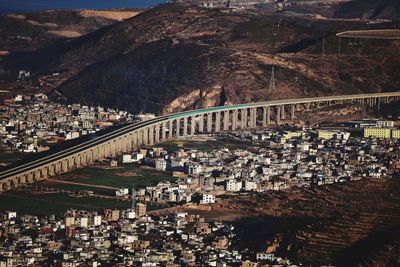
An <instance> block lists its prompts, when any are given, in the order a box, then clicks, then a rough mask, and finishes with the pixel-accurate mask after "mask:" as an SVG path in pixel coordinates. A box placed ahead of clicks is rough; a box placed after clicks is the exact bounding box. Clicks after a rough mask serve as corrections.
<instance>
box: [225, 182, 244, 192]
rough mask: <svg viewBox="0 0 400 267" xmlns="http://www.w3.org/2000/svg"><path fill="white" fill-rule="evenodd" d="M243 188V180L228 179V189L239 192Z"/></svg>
mask: <svg viewBox="0 0 400 267" xmlns="http://www.w3.org/2000/svg"><path fill="white" fill-rule="evenodd" d="M241 189H242V182H241V181H236V180H228V181H226V188H225V190H226V191H232V192H237V191H240V190H241Z"/></svg>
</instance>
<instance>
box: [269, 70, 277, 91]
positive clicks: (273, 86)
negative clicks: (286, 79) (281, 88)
mask: <svg viewBox="0 0 400 267" xmlns="http://www.w3.org/2000/svg"><path fill="white" fill-rule="evenodd" d="M271 91H276V87H275V66H272V72H271V79H270V80H269V88H268V93H271Z"/></svg>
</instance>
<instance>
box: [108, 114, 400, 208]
mask: <svg viewBox="0 0 400 267" xmlns="http://www.w3.org/2000/svg"><path fill="white" fill-rule="evenodd" d="M388 125H389V127H388ZM347 127H350V128H348V130H344V129H306V130H292V131H285V130H279V131H276V130H273V131H272V130H269V131H268V130H264V131H259V132H251V131H242V132H236V133H230V134H224V135H222V136H220V138H222V137H223V138H224V139H225V140H228V139H230V140H231V141H241V142H243V141H245V142H246V143H248V144H249V146H248V147H247V148H246V149H243V148H220V149H215V150H211V151H204V150H201V149H193V148H190V143H189V145H188V146H187V147H185V148H181V149H177V150H176V151H168V150H166V149H163V148H161V147H152V148H147V149H140V150H139V151H137V152H134V153H133V154H125V155H122V156H121V157H120V162H122V163H126V164H128V163H132V162H139V164H143V165H150V166H153V167H154V168H155V169H157V170H162V171H169V172H171V173H172V174H173V176H174V177H177V182H176V183H171V182H160V183H159V184H157V185H156V186H148V187H146V188H143V189H139V190H137V192H135V195H136V197H137V198H138V199H141V200H144V201H160V202H169V203H196V204H209V203H214V202H215V201H216V199H217V198H218V196H220V195H227V194H235V193H243V192H266V191H269V190H285V189H288V188H290V187H293V186H298V187H302V186H318V185H324V184H333V183H344V182H348V181H353V180H360V179H366V178H390V177H392V175H393V174H394V173H396V172H398V171H399V170H400V149H399V147H400V138H399V133H400V130H398V129H395V128H394V127H393V122H390V121H379V120H368V121H367V120H365V121H356V122H351V123H350V124H349V125H348V126H347ZM114 162H116V161H114ZM116 194H117V196H121V197H124V196H125V197H128V196H129V190H128V189H127V188H125V189H121V190H119V191H117V192H116Z"/></svg>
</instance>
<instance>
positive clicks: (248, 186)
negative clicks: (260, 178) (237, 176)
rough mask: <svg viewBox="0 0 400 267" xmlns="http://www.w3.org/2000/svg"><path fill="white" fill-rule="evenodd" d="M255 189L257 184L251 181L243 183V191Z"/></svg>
mask: <svg viewBox="0 0 400 267" xmlns="http://www.w3.org/2000/svg"><path fill="white" fill-rule="evenodd" d="M256 189H257V183H256V182H253V181H244V190H245V191H253V190H256Z"/></svg>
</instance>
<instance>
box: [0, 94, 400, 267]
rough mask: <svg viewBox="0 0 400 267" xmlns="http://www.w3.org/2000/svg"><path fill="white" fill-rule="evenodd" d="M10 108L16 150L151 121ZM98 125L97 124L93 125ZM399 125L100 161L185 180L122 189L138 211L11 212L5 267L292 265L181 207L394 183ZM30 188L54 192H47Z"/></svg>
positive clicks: (270, 136)
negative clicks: (160, 209)
mask: <svg viewBox="0 0 400 267" xmlns="http://www.w3.org/2000/svg"><path fill="white" fill-rule="evenodd" d="M19 99H22V100H19ZM32 99H33V100H32ZM19 101H27V102H25V103H29V105H27V106H26V107H28V108H31V107H35V109H33V110H36V111H37V112H33V113H32V112H27V111H26V110H25V109H24V108H22V106H20V105H18V104H15V103H18V102H19ZM3 109H4V110H6V111H7V113H6V114H9V117H8V118H6V117H3V121H2V124H3V125H4V126H3V128H2V129H3V138H4V137H5V138H4V139H3V145H8V146H9V148H10V150H18V149H22V148H21V147H22V146H23V144H26V143H27V142H28V141H27V140H29V139H34V140H38V141H44V140H46V141H48V140H49V139H50V140H51V137H52V136H53V138H55V139H54V140H55V141H54V142H57V140H60V139H61V140H62V139H69V138H77V137H79V136H80V135H86V134H92V133H94V132H96V131H98V130H99V129H101V128H102V127H105V125H112V123H114V122H121V121H123V122H126V121H132V120H140V119H148V118H147V117H148V116H151V115H146V116H145V117H143V116H133V115H130V114H128V113H126V112H122V111H118V112H117V111H113V110H109V111H104V110H103V109H101V108H96V109H95V108H91V107H85V106H80V105H68V106H64V105H61V104H55V103H52V102H49V101H48V100H47V98H46V97H44V96H42V95H41V96H34V97H33V98H27V97H26V96H19V97H17V98H16V99H14V101H13V103H9V105H8V106H6V107H3ZM54 118H56V120H55V119H54ZM88 122H90V127H89V125H88V126H87V127H86V126H84V125H85V124H88ZM21 125H24V127H21ZM396 126H397V122H395V121H388V120H373V119H368V120H359V121H350V122H348V123H345V124H340V125H338V126H336V127H332V126H330V127H317V128H299V127H296V126H289V125H287V126H282V127H277V128H274V129H270V130H257V131H236V132H230V133H223V134H219V135H204V136H203V137H202V138H204V140H203V141H202V142H206V140H217V139H218V140H224V142H226V143H229V144H230V145H228V146H225V147H221V148H219V149H210V148H209V149H202V148H201V147H197V148H191V146H190V143H188V144H186V145H182V144H180V142H182V141H184V140H185V137H182V139H181V141H179V140H178V141H177V142H176V144H175V145H174V146H173V147H172V148H168V147H163V146H160V147H158V146H155V147H149V148H141V149H139V150H137V151H134V152H133V153H130V154H126V153H125V154H122V155H120V156H118V157H116V158H109V159H106V160H103V161H99V162H97V163H96V164H98V165H99V166H104V165H111V168H112V167H114V168H117V166H118V165H119V164H122V165H127V164H136V165H139V166H147V168H152V169H154V170H158V171H166V172H169V173H171V174H172V176H173V177H175V182H167V181H162V182H159V183H158V184H155V185H153V186H146V187H144V188H137V189H135V188H120V189H118V190H116V191H115V195H114V196H112V197H115V198H117V199H121V201H129V202H131V208H129V209H123V210H120V209H107V208H105V209H102V210H101V211H85V210H72V209H71V210H68V211H66V212H65V213H64V215H63V216H59V215H58V216H56V215H47V216H43V215H42V216H34V215H25V214H17V212H15V211H7V212H4V213H3V214H2V217H1V218H2V220H1V224H0V225H1V227H0V230H1V236H2V239H1V242H0V243H1V249H0V255H1V257H2V260H0V263H1V266H7V267H10V266H20V265H24V266H25V265H32V266H263V265H262V264H267V265H268V264H275V265H276V264H279V265H281V266H285V265H288V264H290V261H289V260H287V259H283V258H281V257H279V255H276V254H275V251H274V250H273V249H270V248H268V247H267V248H266V249H265V251H251V250H243V251H242V250H240V251H239V250H238V249H237V247H236V245H235V244H236V243H237V240H236V239H237V236H236V234H235V228H234V226H232V225H231V224H229V223H222V222H208V221H206V220H205V219H204V218H203V217H200V216H199V215H196V214H195V213H192V212H191V213H190V214H189V213H188V212H183V211H180V207H185V206H188V205H189V206H191V207H192V208H193V207H194V209H196V207H200V206H204V205H205V206H207V205H213V204H215V203H218V202H219V199H220V198H221V197H222V198H224V197H227V196H232V195H234V194H244V193H245V194H262V193H266V192H268V191H285V190H289V189H290V188H293V187H315V186H325V185H328V184H334V183H337V184H345V183H348V182H354V181H357V180H361V179H374V178H375V179H390V178H392V177H393V175H395V174H396V173H398V172H399V170H400V150H399V147H400V135H399V133H400V130H399V129H398V128H397V127H396ZM39 132H41V133H42V134H39ZM72 132H75V133H76V135H71V133H72ZM13 135H14V136H13ZM10 136H13V137H10ZM54 136H56V137H54ZM67 136H70V137H69V138H68V137H67ZM37 143H39V142H36V143H35V144H37ZM243 144H245V146H244V145H243ZM38 147H39V146H38ZM38 147H33V148H32V149H33V150H32V151H26V147H25V149H22V151H24V152H35V150H34V149H37V148H38ZM27 189H28V190H29V191H31V192H32V190H33V191H40V192H43V190H44V191H47V192H50V191H51V190H52V189H51V188H48V187H47V188H43V187H37V186H35V187H32V186H29V187H28V188H27ZM25 190H26V189H25ZM82 191H83V192H84V194H85V195H87V196H89V197H96V198H98V197H99V195H98V193H96V194H95V193H94V192H91V191H87V190H82ZM64 193H68V194H71V191H65V192H64ZM73 193H76V194H79V193H82V192H73ZM104 197H111V196H110V195H107V194H106V195H104ZM154 203H159V204H162V205H163V206H164V207H167V208H166V209H167V210H168V212H167V213H165V214H166V215H154V212H153V211H148V210H147V206H149V205H152V204H154ZM260 264H261V265H260Z"/></svg>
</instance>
